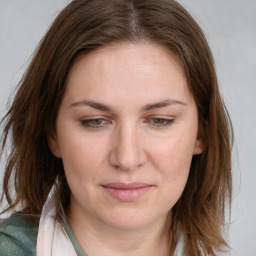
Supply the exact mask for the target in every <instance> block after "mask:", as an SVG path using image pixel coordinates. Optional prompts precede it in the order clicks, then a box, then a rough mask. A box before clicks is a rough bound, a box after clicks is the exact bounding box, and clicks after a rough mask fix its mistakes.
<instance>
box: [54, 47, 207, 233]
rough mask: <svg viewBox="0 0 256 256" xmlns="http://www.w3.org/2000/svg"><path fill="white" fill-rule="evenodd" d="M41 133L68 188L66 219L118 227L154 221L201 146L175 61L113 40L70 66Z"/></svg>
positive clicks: (162, 52) (161, 51)
mask: <svg viewBox="0 0 256 256" xmlns="http://www.w3.org/2000/svg"><path fill="white" fill-rule="evenodd" d="M56 126H57V131H56V134H55V135H54V136H49V144H50V147H51V149H52V152H53V154H54V155H55V156H57V157H60V158H61V159H62V161H63V165H64V170H65V174H66V178H67V181H68V184H69V186H70V189H71V193H72V194H71V199H70V200H71V203H70V209H69V212H70V214H71V215H73V216H76V217H79V218H83V219H85V220H88V221H90V223H95V225H107V226H110V227H114V228H118V229H136V228H142V227H145V226H147V225H151V224H152V225H153V224H156V223H159V224H160V223H162V222H163V221H165V220H166V216H167V214H168V213H169V212H170V211H171V209H172V207H173V206H174V204H175V203H176V202H177V201H178V199H179V198H180V196H181V194H182V192H183V190H184V187H185V185H186V182H187V178H188V174H189V169H190V164H191V160H192V157H193V155H194V154H200V153H201V152H202V149H203V145H202V141H201V139H200V137H199V136H198V132H197V131H198V115H197V108H196V105H195V102H194V99H193V98H192V96H191V94H190V93H189V91H188V85H187V82H186V78H185V75H184V71H183V69H182V67H181V64H180V62H179V60H178V58H177V57H176V56H175V55H174V54H173V53H171V52H170V51H168V50H167V49H166V48H164V47H161V46H159V45H154V44H137V45H135V44H129V43H120V44H113V45H111V46H106V47H102V48H100V49H98V50H97V51H94V52H93V53H91V54H89V55H87V56H84V57H82V58H80V59H79V60H78V61H77V62H76V64H75V65H74V67H73V68H72V70H71V72H70V75H69V78H68V81H67V89H66V92H65V95H64V98H63V101H62V103H61V106H60V109H59V113H58V117H57V125H56Z"/></svg>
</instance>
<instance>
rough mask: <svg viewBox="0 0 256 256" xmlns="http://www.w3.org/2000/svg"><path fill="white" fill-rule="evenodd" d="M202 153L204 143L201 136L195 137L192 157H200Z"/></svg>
mask: <svg viewBox="0 0 256 256" xmlns="http://www.w3.org/2000/svg"><path fill="white" fill-rule="evenodd" d="M203 151H204V141H203V138H202V136H197V138H196V141H195V145H194V151H193V154H194V155H200V154H201V153H202V152H203Z"/></svg>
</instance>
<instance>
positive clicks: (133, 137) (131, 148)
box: [110, 125, 147, 171]
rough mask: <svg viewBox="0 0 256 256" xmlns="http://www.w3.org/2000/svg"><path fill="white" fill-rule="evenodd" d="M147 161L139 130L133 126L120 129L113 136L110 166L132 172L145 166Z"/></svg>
mask: <svg viewBox="0 0 256 256" xmlns="http://www.w3.org/2000/svg"><path fill="white" fill-rule="evenodd" d="M146 161H147V154H146V151H145V150H144V148H143V143H142V136H141V134H140V132H139V128H137V127H136V126H133V125H126V126H123V127H119V128H118V129H117V130H116V131H115V132H114V134H113V136H112V150H111V153H110V164H111V165H112V166H113V167H115V168H117V169H120V170H124V171H131V170H135V169H138V168H139V167H141V166H143V165H144V164H145V163H146Z"/></svg>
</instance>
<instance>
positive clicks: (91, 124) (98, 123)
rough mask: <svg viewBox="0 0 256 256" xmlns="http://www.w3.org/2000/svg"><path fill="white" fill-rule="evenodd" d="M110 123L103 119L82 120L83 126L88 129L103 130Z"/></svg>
mask: <svg viewBox="0 0 256 256" xmlns="http://www.w3.org/2000/svg"><path fill="white" fill-rule="evenodd" d="M108 123H110V122H109V121H107V120H105V119H103V118H90V119H83V120H81V124H82V125H83V126H85V127H87V128H101V127H103V126H104V125H106V124H108Z"/></svg>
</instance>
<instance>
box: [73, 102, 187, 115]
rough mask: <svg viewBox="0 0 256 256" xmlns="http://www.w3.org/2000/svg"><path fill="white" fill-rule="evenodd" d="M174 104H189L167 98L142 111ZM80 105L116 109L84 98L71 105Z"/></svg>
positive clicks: (109, 110) (146, 106)
mask: <svg viewBox="0 0 256 256" xmlns="http://www.w3.org/2000/svg"><path fill="white" fill-rule="evenodd" d="M172 105H183V106H186V105H187V104H186V103H184V102H182V101H179V100H174V99H167V100H163V101H160V102H156V103H152V104H147V105H145V106H143V107H142V108H141V110H140V111H141V112H147V111H150V110H153V109H158V108H164V107H168V106H172ZM79 106H89V107H92V108H95V109H98V110H101V111H106V112H114V110H113V109H112V108H111V107H109V106H107V105H104V104H102V103H98V102H95V101H87V100H83V101H78V102H74V103H72V104H71V105H70V107H79Z"/></svg>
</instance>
